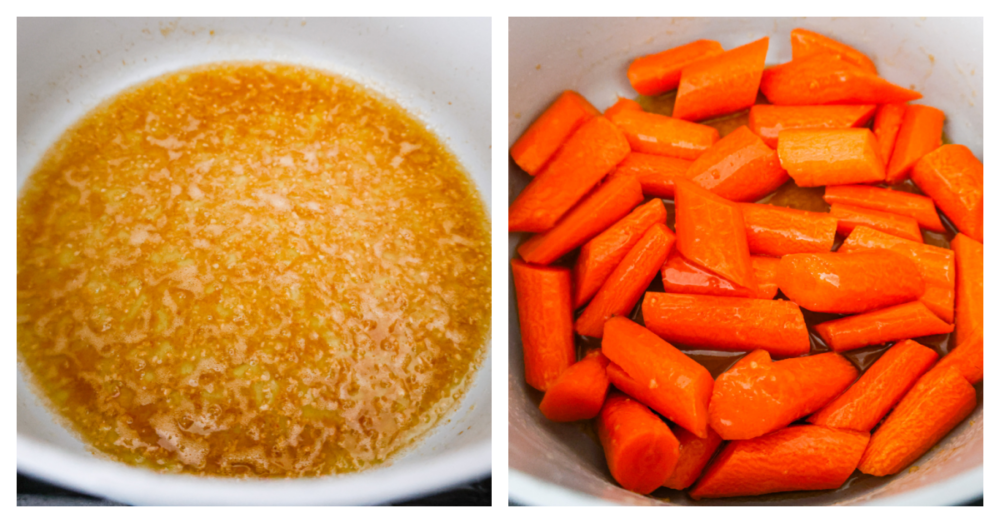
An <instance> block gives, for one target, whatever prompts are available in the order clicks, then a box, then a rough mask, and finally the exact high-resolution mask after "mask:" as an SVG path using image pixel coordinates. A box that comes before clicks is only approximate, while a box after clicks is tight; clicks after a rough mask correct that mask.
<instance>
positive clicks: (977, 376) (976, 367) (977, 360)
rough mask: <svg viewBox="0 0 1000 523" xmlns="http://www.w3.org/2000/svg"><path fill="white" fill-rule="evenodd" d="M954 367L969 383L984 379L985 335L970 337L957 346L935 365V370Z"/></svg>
mask: <svg viewBox="0 0 1000 523" xmlns="http://www.w3.org/2000/svg"><path fill="white" fill-rule="evenodd" d="M946 367H954V368H956V369H957V370H958V372H959V373H960V374H961V375H962V377H963V378H965V379H966V380H968V381H969V383H971V384H973V385H975V384H976V383H979V382H980V381H983V337H982V335H979V336H976V337H974V338H969V339H968V340H967V341H965V342H964V343H962V344H961V345H959V346H958V347H955V348H954V349H952V350H951V352H949V353H948V355H946V356H945V357H944V358H941V361H939V362H938V364H937V365H935V366H934V368H935V370H939V369H942V368H946Z"/></svg>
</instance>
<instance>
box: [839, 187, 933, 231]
mask: <svg viewBox="0 0 1000 523" xmlns="http://www.w3.org/2000/svg"><path fill="white" fill-rule="evenodd" d="M823 199H824V200H826V203H829V204H835V203H841V204H846V205H853V206H855V207H863V208H865V209H872V210H875V211H882V212H889V213H893V214H898V215H900V216H909V217H910V218H913V219H915V220H917V224H918V225H919V226H920V227H922V228H924V229H927V230H929V231H934V232H945V230H944V225H943V224H942V223H941V217H940V216H938V213H937V209H936V208H934V201H933V200H931V199H930V198H928V197H926V196H921V195H919V194H913V193H908V192H903V191H893V190H891V189H882V188H878V187H869V186H867V185H838V186H833V187H827V188H826V194H824V195H823Z"/></svg>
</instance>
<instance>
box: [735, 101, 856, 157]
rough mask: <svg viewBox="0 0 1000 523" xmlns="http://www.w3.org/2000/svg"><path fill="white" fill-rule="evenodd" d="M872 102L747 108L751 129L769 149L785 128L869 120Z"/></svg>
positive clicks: (833, 126)
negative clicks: (869, 103)
mask: <svg viewBox="0 0 1000 523" xmlns="http://www.w3.org/2000/svg"><path fill="white" fill-rule="evenodd" d="M874 113H875V106H874V105H755V106H753V107H751V108H750V122H749V125H750V130H751V131H753V132H754V133H756V134H757V136H760V137H761V139H762V140H764V143H766V144H767V146H768V147H770V148H772V149H776V148H777V147H778V133H780V132H781V131H783V130H786V129H849V128H851V127H860V126H862V125H865V124H866V123H868V120H871V118H872V114H874Z"/></svg>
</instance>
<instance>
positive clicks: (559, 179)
mask: <svg viewBox="0 0 1000 523" xmlns="http://www.w3.org/2000/svg"><path fill="white" fill-rule="evenodd" d="M628 152H629V145H628V140H626V139H625V135H623V134H622V132H621V131H620V130H619V129H618V127H616V126H615V125H614V124H612V123H611V122H610V121H609V120H608V119H607V118H604V117H603V116H595V117H593V118H591V119H590V120H589V121H587V123H585V124H583V125H582V126H581V127H580V128H579V129H578V130H577V131H576V132H575V133H573V135H572V136H570V138H569V140H567V141H566V144H565V145H563V147H562V148H561V149H559V152H557V153H556V155H555V157H553V158H552V160H551V161H550V162H549V164H548V165H547V166H546V167H545V169H544V170H542V171H541V172H540V173H538V176H536V177H535V179H534V180H532V181H531V183H529V184H528V186H527V187H525V188H524V190H523V191H521V194H519V195H517V198H515V199H514V203H512V204H511V206H510V209H509V212H508V217H507V230H508V231H511V232H518V231H527V232H544V231H547V230H549V229H551V228H552V227H553V226H555V224H556V222H558V221H559V218H562V216H563V215H564V214H566V211H568V210H570V208H572V207H573V206H574V205H576V202H578V201H580V199H581V198H583V196H584V195H586V194H587V193H588V192H590V190H591V189H592V188H593V187H594V186H595V185H597V182H599V181H601V179H602V178H604V175H606V174H607V173H608V172H610V171H611V169H613V168H614V166H615V165H618V162H620V161H622V159H624V158H625V155H627V154H628Z"/></svg>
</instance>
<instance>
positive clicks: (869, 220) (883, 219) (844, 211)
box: [830, 203, 924, 243]
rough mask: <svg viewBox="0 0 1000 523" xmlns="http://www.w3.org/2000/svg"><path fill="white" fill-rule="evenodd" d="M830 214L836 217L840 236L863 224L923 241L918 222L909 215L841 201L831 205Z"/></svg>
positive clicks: (907, 238)
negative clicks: (856, 205) (866, 207)
mask: <svg viewBox="0 0 1000 523" xmlns="http://www.w3.org/2000/svg"><path fill="white" fill-rule="evenodd" d="M830 216H833V217H834V218H836V219H837V232H838V233H840V235H841V236H847V235H849V234H851V231H853V230H854V229H855V227H860V226H862V225H863V226H866V227H871V228H872V229H875V230H876V231H882V232H884V233H886V234H891V235H893V236H899V237H900V238H903V239H906V240H910V241H915V242H917V243H924V237H923V235H922V234H920V224H918V223H917V220H915V219H913V218H911V217H909V216H903V215H901V214H893V213H891V212H882V211H876V210H872V209H865V208H864V207H855V206H853V205H847V204H843V203H835V204H833V205H831V206H830Z"/></svg>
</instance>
